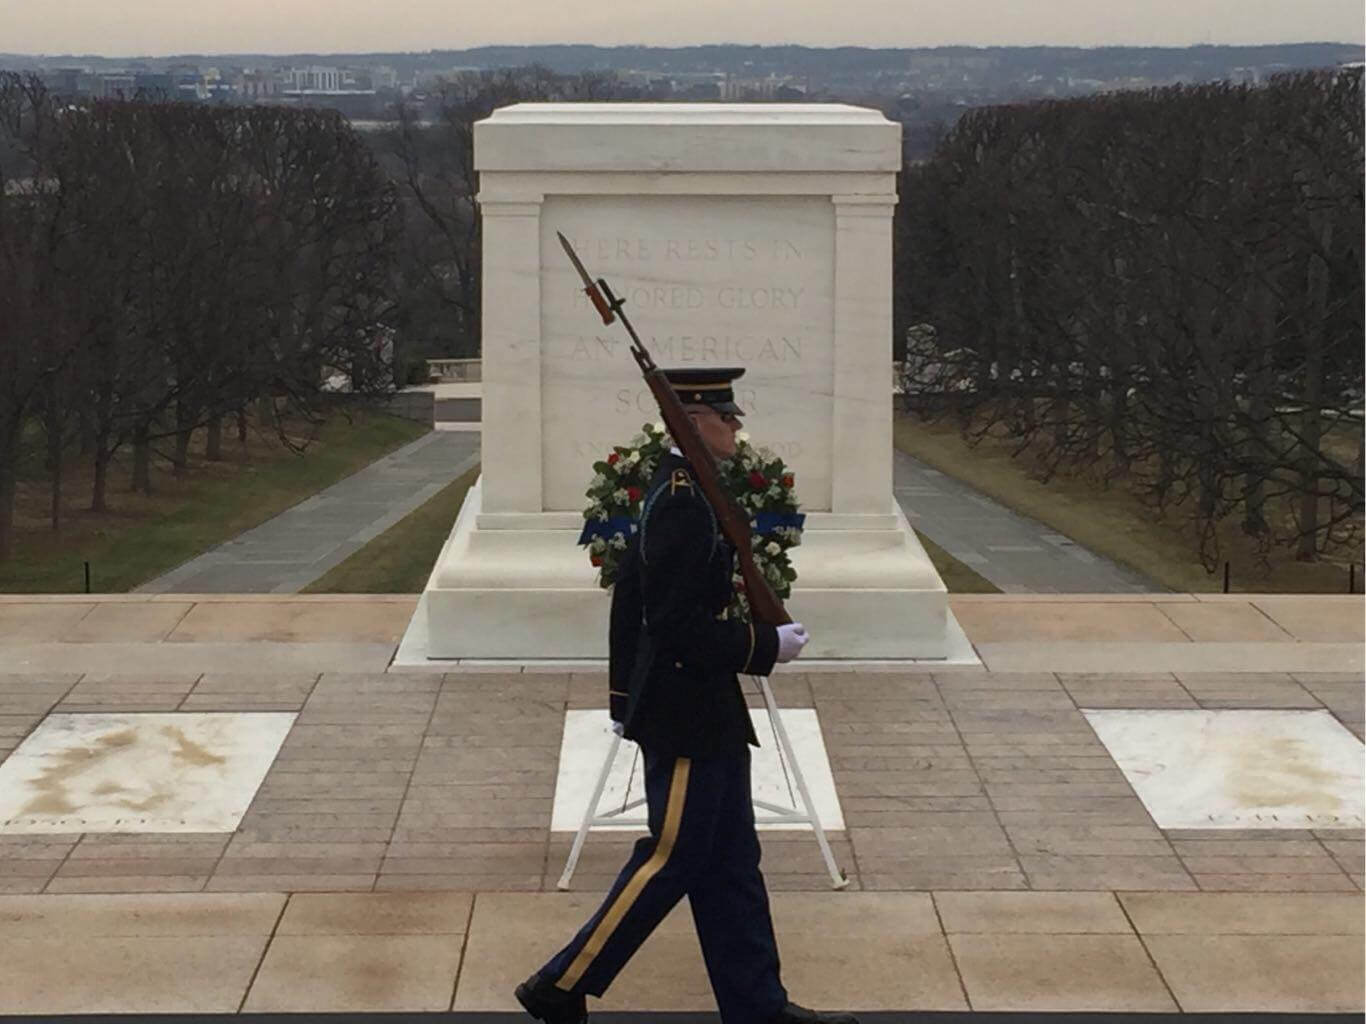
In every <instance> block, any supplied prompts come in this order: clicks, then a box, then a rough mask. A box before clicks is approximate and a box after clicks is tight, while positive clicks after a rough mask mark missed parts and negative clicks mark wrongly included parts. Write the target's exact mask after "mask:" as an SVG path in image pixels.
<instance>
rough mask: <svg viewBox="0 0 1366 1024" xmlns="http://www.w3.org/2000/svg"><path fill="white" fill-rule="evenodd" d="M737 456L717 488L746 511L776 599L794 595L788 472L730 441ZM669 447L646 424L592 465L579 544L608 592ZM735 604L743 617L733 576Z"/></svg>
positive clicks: (792, 493)
mask: <svg viewBox="0 0 1366 1024" xmlns="http://www.w3.org/2000/svg"><path fill="white" fill-rule="evenodd" d="M736 440H737V446H736V452H735V455H734V456H732V457H731V458H729V459H725V460H723V461H722V462H721V463H720V469H721V482H722V484H723V485H724V486H725V488H726V490H727V492H728V493H729V494H730V495H731V497H732V498H734V499H735V501H736V503H737V504H738V505H739V506H740V508H742V509H743V510H744V511H746V512H748V513H749V517H750V527H751V529H752V530H753V541H754V562H755V564H756V565H757V566H758V567H759V569H760V571H761V572H763V574H764V577H765V578H766V579H767V580H768V582H769V585H770V586H772V587H773V590H774V592H775V593H776V594H777V595H778V596H779V597H780V598H784V599H786V598H787V597H788V596H789V595H790V594H791V593H792V581H793V580H795V579H796V578H797V571H796V570H795V569H794V568H793V567H792V559H791V557H790V556H789V555H788V552H789V551H790V550H791V549H792V548H794V547H796V546H797V545H798V544H800V543H801V541H802V522H803V519H804V517H803V516H802V515H801V513H800V511H799V508H800V506H799V505H798V502H797V493H796V489H795V487H794V480H793V475H792V472H791V470H789V469H788V468H787V466H786V465H785V464H784V462H783V460H782V459H780V458H779V457H778V456H777V455H775V454H774V453H773V452H771V451H770V450H768V449H767V448H757V447H755V446H753V445H751V444H750V443H749V439H748V437H747V436H746V435H745V434H744V433H743V432H741V433H739V434H737V435H736ZM671 444H672V442H671V440H670V439H669V435H668V434H667V433H666V432H665V430H664V424H662V423H647V424H645V425H644V426H643V427H641V432H640V433H639V434H637V435H636V436H635V437H633V438H631V440H630V442H629V443H627V444H624V445H616V446H614V447H613V448H612V451H611V453H610V454H608V456H607V457H606V458H605V459H602V460H601V461H598V462H595V463H593V472H594V474H595V475H594V477H593V481H592V483H590V484H589V486H588V491H587V498H588V506H587V507H586V508H585V509H584V511H583V518H584V520H585V523H584V530H583V534H582V535H581V536H580V538H579V543H580V544H582V545H584V546H585V547H586V548H587V549H588V557H589V559H590V561H591V562H592V564H593V565H594V566H595V567H596V568H597V569H598V583H599V584H600V585H601V586H602V587H603V589H609V588H610V587H611V586H612V584H613V583H614V582H616V578H617V573H618V571H619V569H620V565H621V558H622V555H623V554H624V553H625V551H626V545H627V543H628V542H629V540H630V537H631V535H633V534H634V533H635V532H636V529H637V526H638V524H639V522H640V514H641V509H642V506H643V505H644V502H645V496H646V492H647V491H648V490H649V486H650V480H651V478H652V477H653V476H654V472H655V469H656V467H658V465H659V460H660V458H661V457H662V456H663V455H664V453H665V452H667V451H668V450H669V447H670V445H671ZM735 579H736V591H735V593H736V598H735V601H734V603H732V605H731V608H730V613H731V614H734V615H738V616H739V617H740V618H748V617H749V606H748V604H747V602H746V601H745V596H744V590H743V587H742V586H741V585H740V574H739V572H738V571H737V572H736V574H735Z"/></svg>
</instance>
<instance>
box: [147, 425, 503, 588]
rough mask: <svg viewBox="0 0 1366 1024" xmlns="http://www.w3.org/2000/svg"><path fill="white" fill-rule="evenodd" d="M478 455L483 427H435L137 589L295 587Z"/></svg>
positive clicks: (427, 495)
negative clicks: (476, 430) (472, 429)
mask: <svg viewBox="0 0 1366 1024" xmlns="http://www.w3.org/2000/svg"><path fill="white" fill-rule="evenodd" d="M478 461H479V435H478V433H476V432H472V431H470V432H461V431H444V430H434V431H432V432H431V433H430V434H426V435H424V436H423V437H420V438H418V439H417V440H416V441H414V442H412V443H411V444H409V445H405V446H404V447H402V448H400V449H399V450H398V451H396V452H393V453H391V454H389V455H386V456H385V457H384V458H382V459H380V460H379V461H378V462H375V463H372V464H371V465H369V466H367V467H366V468H365V469H363V470H361V471H360V472H359V473H355V474H353V475H352V476H349V477H347V478H346V479H345V480H343V481H341V482H340V483H337V484H333V485H332V486H331V487H329V488H327V490H325V491H322V492H320V493H318V494H315V495H314V496H313V497H311V498H309V499H307V500H306V501H302V502H300V503H299V504H297V505H295V506H294V507H293V508H291V509H289V510H288V511H287V512H283V513H281V514H280V515H278V516H276V517H275V518H274V519H271V520H269V521H267V522H265V523H262V524H261V525H260V526H258V527H256V528H255V529H253V530H248V531H247V532H246V533H244V534H242V535H240V536H239V537H236V538H234V539H233V540H230V541H228V542H227V543H226V544H222V545H220V546H219V547H217V548H214V549H213V550H212V551H209V552H207V553H205V554H203V555H200V556H199V557H198V558H194V559H191V560H190V561H188V562H186V563H185V564H184V565H182V566H180V567H179V568H177V569H173V570H172V571H170V572H168V573H166V574H165V575H164V576H159V577H157V578H156V579H154V580H152V581H151V582H150V583H145V584H143V585H142V586H141V587H139V588H138V590H139V591H141V592H145V593H154V594H164V593H176V594H223V593H234V594H292V593H297V592H298V591H299V590H301V589H302V588H303V587H306V586H307V585H308V584H310V583H312V582H313V581H314V580H316V579H317V578H318V577H320V576H322V575H323V574H324V573H325V572H327V571H328V570H329V569H331V568H332V567H333V566H334V565H337V564H338V563H340V562H342V561H343V560H344V559H346V558H347V557H348V556H349V555H351V554H352V553H353V552H355V551H357V550H359V549H360V548H361V547H363V546H364V545H365V544H367V543H368V542H369V541H371V540H372V539H374V538H375V537H377V536H379V535H380V534H381V533H383V532H384V531H385V530H387V529H389V527H391V526H393V525H394V524H395V523H397V522H398V521H399V520H401V519H402V518H403V517H404V516H406V515H408V513H410V512H412V511H413V510H414V509H416V508H417V507H418V506H420V505H421V504H422V503H423V502H425V501H426V500H427V499H428V498H431V497H432V496H433V495H435V494H436V493H437V492H438V491H440V490H441V489H442V488H443V487H445V486H446V485H447V484H449V483H450V482H451V481H452V480H454V479H456V477H458V476H460V475H461V474H462V473H464V472H465V471H466V470H468V469H469V468H470V467H472V466H474V465H475V464H476V463H477V462H478Z"/></svg>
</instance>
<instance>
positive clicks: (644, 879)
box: [555, 757, 692, 991]
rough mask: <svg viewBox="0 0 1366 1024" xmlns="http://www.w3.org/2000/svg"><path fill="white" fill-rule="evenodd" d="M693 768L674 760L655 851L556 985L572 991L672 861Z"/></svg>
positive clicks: (686, 763)
mask: <svg viewBox="0 0 1366 1024" xmlns="http://www.w3.org/2000/svg"><path fill="white" fill-rule="evenodd" d="M691 769H692V762H691V761H689V760H688V759H687V758H686V757H680V758H679V759H678V760H677V761H675V762H674V775H673V780H672V782H670V784H669V802H668V804H667V805H666V806H665V809H664V828H663V829H662V830H661V831H660V833H659V842H658V844H657V845H656V846H655V850H654V853H652V854H650V859H649V860H647V861H646V862H645V863H644V864H642V865H641V866H640V867H639V868H637V869H636V872H635V874H634V875H632V876H631V880H630V881H629V882H627V883H626V885H624V886H623V887H622V890H621V892H619V893H618V894H617V898H616V899H615V900H613V901H612V905H611V907H609V908H608V910H607V913H605V914H604V915H603V916H602V920H601V921H599V922H598V926H597V927H596V928H594V929H593V934H592V935H590V936H588V941H587V942H585V943H584V946H583V949H581V950H579V955H578V956H576V957H575V958H574V962H573V963H571V964H570V965H569V970H567V971H565V972H564V977H562V978H560V980H559V981H557V982H555V986H556V987H557V988H561V989H564V990H565V991H569V990H570V989H572V988H573V987H574V986H575V985H576V984H577V983H578V981H579V979H580V978H582V977H583V975H584V972H585V971H587V970H588V968H589V966H590V965H591V964H592V963H593V960H594V958H596V957H597V955H598V954H599V953H601V952H602V947H603V946H605V945H606V944H607V940H608V939H610V938H611V937H612V933H613V932H615V931H616V930H617V927H618V926H619V925H620V924H621V922H622V920H623V919H624V918H625V917H626V915H627V914H629V913H630V912H631V908H632V907H633V906H635V903H636V900H638V899H639V898H640V894H641V892H642V891H643V890H644V889H645V887H646V886H647V885H649V884H650V880H651V879H652V878H654V877H655V875H657V874H659V872H660V871H661V870H663V868H664V865H665V864H667V863H668V862H669V856H670V854H672V853H673V849H674V843H675V841H676V840H677V839H678V828H679V825H680V823H681V822H682V821H683V801H684V799H685V798H686V797H687V795H688V773H689V771H690V770H691Z"/></svg>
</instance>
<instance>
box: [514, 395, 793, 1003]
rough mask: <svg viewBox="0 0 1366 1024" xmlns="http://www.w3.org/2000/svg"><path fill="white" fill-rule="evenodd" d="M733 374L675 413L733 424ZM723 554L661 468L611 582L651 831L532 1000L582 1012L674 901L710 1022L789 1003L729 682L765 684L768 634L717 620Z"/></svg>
mask: <svg viewBox="0 0 1366 1024" xmlns="http://www.w3.org/2000/svg"><path fill="white" fill-rule="evenodd" d="M740 372H742V371H735V370H728V371H726V370H720V371H718V370H712V371H697V370H693V371H681V372H679V371H670V372H669V374H668V376H669V380H670V382H671V383H673V384H674V386H675V388H676V389H677V391H678V392H679V397H680V399H681V400H682V401H683V402H684V403H703V404H709V405H712V406H714V407H715V408H717V409H718V410H719V411H722V412H727V411H733V412H735V413H736V414H737V415H738V414H739V412H740V410H739V409H738V408H737V407H736V406H735V405H734V396H733V392H732V391H731V388H730V380H732V379H733V378H734V377H736V376H738V375H739V373H740ZM708 375H710V376H708ZM717 375H725V376H722V377H720V378H719V379H718V376H717ZM718 385H719V386H718ZM694 388H696V390H694ZM734 559H735V553H734V549H733V548H732V546H731V545H730V543H729V542H728V541H727V540H726V538H725V536H724V534H722V532H721V531H720V529H719V528H718V526H717V523H716V516H715V513H714V511H713V510H712V508H711V505H710V504H709V503H708V501H707V499H706V498H705V496H704V495H703V494H702V491H701V489H700V487H699V486H698V484H697V481H696V479H695V478H694V476H693V473H692V469H691V467H690V465H689V464H688V463H687V461H686V460H684V459H683V458H682V457H681V456H680V455H678V454H669V455H666V456H665V457H663V458H662V459H661V462H660V465H659V467H658V469H657V470H656V472H655V475H654V479H653V482H652V483H651V486H650V489H649V491H648V492H647V496H646V501H645V505H644V511H643V513H642V516H641V521H640V526H639V529H638V532H637V533H636V535H635V536H634V537H633V538H632V540H631V542H630V544H629V545H628V548H627V550H626V552H625V555H624V559H623V562H622V568H621V572H620V574H619V575H618V581H617V583H616V585H615V586H614V590H613V597H612V610H611V636H610V652H611V658H610V665H611V669H610V673H609V677H610V687H611V693H610V700H611V715H612V718H613V719H614V720H615V721H617V722H620V723H621V724H622V726H623V727H624V729H623V731H624V735H625V736H626V738H627V739H632V740H635V741H636V742H637V743H639V744H640V747H641V751H642V753H643V755H644V762H645V792H646V798H647V803H648V808H649V816H648V817H649V829H650V835H649V836H648V837H647V838H644V839H641V840H639V841H638V842H637V843H636V845H635V850H634V852H633V853H632V854H631V857H630V859H629V860H628V861H627V862H626V865H625V867H623V868H622V871H621V874H620V876H619V877H618V878H617V880H616V882H615V883H614V884H613V886H612V888H611V891H610V892H609V893H608V895H607V898H606V899H605V900H604V901H603V903H602V905H601V906H600V907H599V908H598V910H597V912H596V913H595V914H594V915H593V916H592V917H591V918H590V919H589V921H588V923H587V924H585V925H584V926H583V928H582V929H581V930H580V931H579V933H578V934H577V935H576V936H574V938H573V939H572V940H571V941H570V942H569V944H568V945H567V946H565V947H564V948H563V949H562V950H561V951H560V952H559V953H557V954H555V956H553V957H552V958H551V959H550V960H549V962H547V963H546V964H545V966H544V967H542V968H541V969H540V971H539V972H538V974H539V976H540V978H539V982H538V984H539V986H540V990H541V991H550V989H549V988H548V986H553V992H552V993H551V995H552V996H553V998H554V999H556V1000H558V999H559V994H560V993H563V994H564V995H565V996H566V999H565V1000H563V1005H564V1006H565V1007H566V1008H568V1007H570V1006H574V1005H577V1006H582V1003H581V1001H580V1002H578V1003H577V1004H576V1003H573V1002H572V1001H571V999H570V998H569V997H579V994H588V995H595V996H600V995H602V993H603V992H605V991H606V989H607V987H608V985H610V984H611V982H612V980H613V979H614V978H615V977H616V976H617V974H618V972H619V971H620V970H621V969H622V967H624V966H625V964H626V962H627V960H628V959H630V957H631V955H632V954H633V953H634V952H635V951H636V949H637V948H638V947H639V946H640V945H641V943H642V942H644V941H645V939H646V937H647V936H648V935H649V934H650V932H651V931H653V930H654V928H655V926H656V925H658V924H659V922H660V921H662V920H663V919H664V917H665V915H667V914H668V913H669V911H670V910H671V909H672V908H673V907H674V906H675V904H677V902H678V901H679V900H680V899H681V898H682V897H683V896H685V895H686V896H687V897H688V901H689V903H690V904H691V909H692V914H693V920H694V922H695V924H696V927H697V934H698V938H699V940H700V942H701V946H702V954H703V959H704V960H705V962H706V966H707V973H708V975H709V976H710V979H711V984H712V988H713V991H714V992H715V995H716V1001H717V1005H718V1008H719V1009H720V1011H721V1020H722V1021H723V1022H725V1024H769V1022H772V1021H775V1020H779V1019H782V1013H783V1011H784V1008H785V1007H787V1006H789V1005H790V1004H788V1002H787V993H786V991H785V990H784V988H783V985H782V982H781V981H780V977H779V964H778V951H777V945H776V942H775V940H774V935H773V924H772V920H771V917H770V914H769V906H768V894H767V891H766V889H765V887H764V880H763V876H762V875H761V874H760V871H759V858H760V849H759V840H758V837H757V835H756V834H755V828H754V806H753V802H752V799H751V794H750V752H749V747H750V745H751V744H753V745H756V746H757V745H758V741H757V739H756V738H755V735H754V730H753V727H752V726H751V724H750V718H749V713H748V711H747V710H746V706H745V700H744V697H743V694H742V693H741V691H740V684H739V679H738V673H748V674H754V675H767V674H769V672H770V671H771V670H772V668H773V665H774V662H775V660H776V658H777V656H778V634H777V630H776V629H775V628H774V627H773V626H771V625H766V624H763V623H759V624H750V623H747V622H742V621H738V620H736V619H734V618H727V617H724V616H723V612H724V611H725V609H726V607H727V606H728V605H729V603H730V601H731V598H732V595H733V591H732V573H733V568H734ZM532 980H533V981H534V980H535V976H533V979H532ZM528 984H530V982H529V983H528ZM526 988H527V986H524V987H523V989H519V996H521V995H523V992H524V990H525V989H526ZM523 1002H524V1005H527V1000H526V999H524V1000H523ZM529 1008H530V1006H529ZM792 1009H798V1008H795V1007H794V1008H792ZM533 1012H534V1011H533ZM579 1012H580V1013H581V1011H579ZM542 1019H546V1020H550V1019H552V1017H542ZM553 1019H555V1020H571V1019H575V1014H573V1013H570V1014H569V1015H568V1016H559V1017H554V1018H553ZM580 1019H581V1018H580Z"/></svg>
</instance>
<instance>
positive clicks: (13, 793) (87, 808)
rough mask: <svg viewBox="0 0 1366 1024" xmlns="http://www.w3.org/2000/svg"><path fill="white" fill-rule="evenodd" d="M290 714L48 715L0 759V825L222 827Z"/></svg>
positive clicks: (8, 830)
mask: <svg viewBox="0 0 1366 1024" xmlns="http://www.w3.org/2000/svg"><path fill="white" fill-rule="evenodd" d="M294 719H295V714H294V713H293V712H268V713H267V712H251V713H234V712H205V713H185V714H100V715H49V716H48V717H47V718H46V719H45V720H44V721H43V723H42V724H41V725H40V726H39V727H38V728H37V729H36V730H34V732H33V733H32V734H31V735H30V736H29V737H28V738H27V739H26V740H24V742H23V743H22V744H20V745H19V747H18V749H16V750H15V751H14V753H13V754H11V755H10V756H9V758H8V759H7V760H6V761H5V762H4V763H3V764H0V834H7V835H17V834H34V833H54V832H231V831H233V830H234V829H236V828H237V825H238V823H239V822H240V821H241V820H242V815H243V814H244V813H245V812H246V809H247V806H248V805H249V804H250V803H251V801H252V798H253V797H254V796H255V795H256V790H257V789H259V788H260V785H261V781H262V780H263V779H264V778H265V775H266V772H267V771H268V770H269V768H270V765H271V763H272V762H273V761H274V760H275V755H276V754H277V753H279V750H280V746H281V744H283V743H284V740H285V736H286V735H287V734H288V733H289V730H290V727H291V726H292V725H293V724H294Z"/></svg>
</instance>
